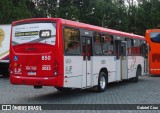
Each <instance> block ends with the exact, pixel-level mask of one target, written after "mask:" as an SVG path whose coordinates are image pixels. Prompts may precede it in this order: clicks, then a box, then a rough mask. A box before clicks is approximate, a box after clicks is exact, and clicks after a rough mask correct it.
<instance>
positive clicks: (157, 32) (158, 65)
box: [146, 29, 160, 75]
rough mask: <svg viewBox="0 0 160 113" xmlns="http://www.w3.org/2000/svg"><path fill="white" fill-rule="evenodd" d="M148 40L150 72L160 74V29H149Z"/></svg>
mask: <svg viewBox="0 0 160 113" xmlns="http://www.w3.org/2000/svg"><path fill="white" fill-rule="evenodd" d="M146 41H147V43H148V45H149V51H148V53H149V54H148V55H149V56H148V57H149V74H157V75H159V74H160V49H159V48H160V44H159V43H160V29H148V30H147V31H146Z"/></svg>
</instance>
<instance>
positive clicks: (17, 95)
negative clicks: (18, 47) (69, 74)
mask: <svg viewBox="0 0 160 113" xmlns="http://www.w3.org/2000/svg"><path fill="white" fill-rule="evenodd" d="M0 103H1V104H160V77H156V76H151V75H146V76H142V77H140V78H139V82H138V83H134V82H119V83H111V84H109V86H108V89H107V90H106V91H105V92H103V93H97V92H95V91H90V90H73V91H71V92H68V93H65V92H58V91H57V90H56V89H55V88H53V87H43V88H42V89H34V88H33V87H32V86H17V85H11V84H10V83H9V79H8V78H0ZM15 112H16V111H15ZM49 112H52V111H49ZM55 112H58V113H63V112H64V113H66V112H67V113H70V112H73V113H75V112H78V113H81V112H83V113H90V112H93V113H106V111H98V110H97V111H96V110H85V111H84V110H78V111H77V110H71V111H69V110H65V111H63V110H56V111H54V113H55ZM108 112H112V113H128V112H129V113H134V112H135V113H136V112H137V111H136V110H134V111H133V110H132V111H125V110H121V111H120V110H119V111H112V110H111V111H108ZM139 112H140V113H144V112H145V113H150V112H151V111H144V110H140V111H139ZM152 112H154V113H158V112H160V111H152Z"/></svg>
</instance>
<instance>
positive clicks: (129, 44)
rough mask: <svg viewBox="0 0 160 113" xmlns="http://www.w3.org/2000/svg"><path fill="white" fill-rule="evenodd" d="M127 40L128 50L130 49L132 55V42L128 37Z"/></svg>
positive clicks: (129, 53) (129, 52)
mask: <svg viewBox="0 0 160 113" xmlns="http://www.w3.org/2000/svg"><path fill="white" fill-rule="evenodd" d="M126 41H127V50H128V55H131V50H132V42H131V39H128V38H127V39H126Z"/></svg>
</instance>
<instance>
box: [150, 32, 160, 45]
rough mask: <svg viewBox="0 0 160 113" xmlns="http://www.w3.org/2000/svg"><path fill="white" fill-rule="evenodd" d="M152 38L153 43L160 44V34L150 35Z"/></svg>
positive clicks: (153, 33)
mask: <svg viewBox="0 0 160 113" xmlns="http://www.w3.org/2000/svg"><path fill="white" fill-rule="evenodd" d="M150 38H151V41H152V42H156V43H160V32H152V33H150Z"/></svg>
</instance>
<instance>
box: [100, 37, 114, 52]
mask: <svg viewBox="0 0 160 113" xmlns="http://www.w3.org/2000/svg"><path fill="white" fill-rule="evenodd" d="M102 40H103V41H102V47H103V54H105V55H111V54H113V51H114V49H113V48H114V46H113V36H112V35H108V34H103V35H102Z"/></svg>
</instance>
